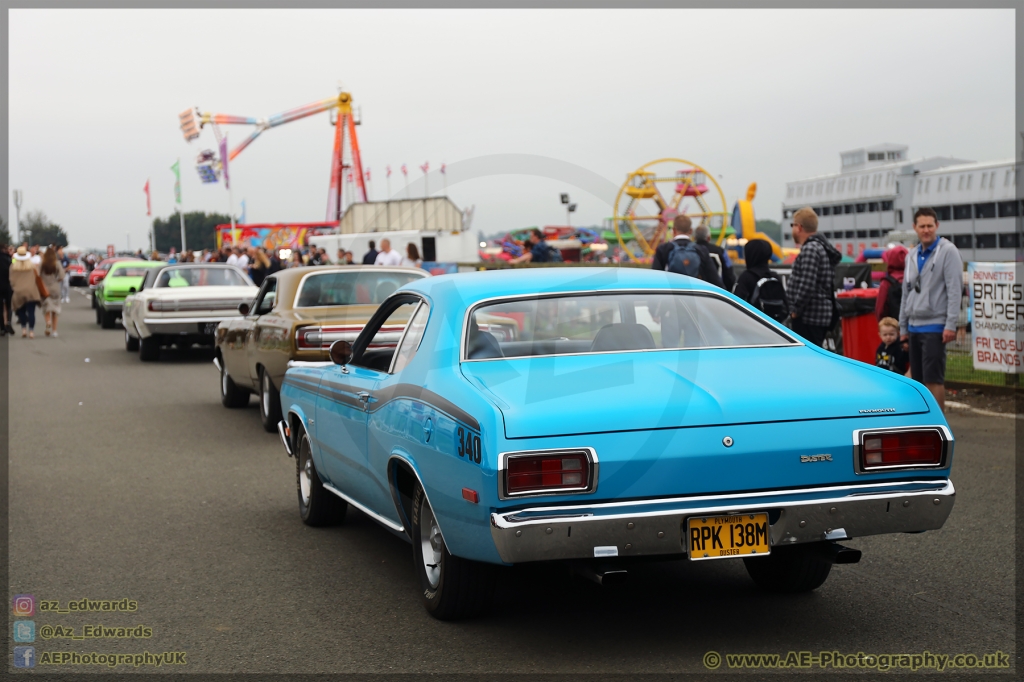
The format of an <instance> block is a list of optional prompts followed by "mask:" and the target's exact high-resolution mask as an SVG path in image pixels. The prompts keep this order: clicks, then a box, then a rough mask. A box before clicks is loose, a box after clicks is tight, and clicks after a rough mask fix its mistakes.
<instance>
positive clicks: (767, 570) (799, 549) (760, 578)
mask: <svg viewBox="0 0 1024 682" xmlns="http://www.w3.org/2000/svg"><path fill="white" fill-rule="evenodd" d="M743 564H744V565H745V566H746V567H747V573H748V574H749V575H750V577H751V579H753V581H754V583H755V584H756V585H757V586H758V587H760V588H761V589H762V590H767V591H768V592H788V593H795V592H810V591H811V590H815V589H817V588H819V587H821V585H822V584H823V583H824V582H825V579H826V578H828V574H829V572H830V571H831V570H832V556H831V555H830V553H829V551H828V547H827V543H822V542H812V543H809V544H806V545H793V546H791V547H773V548H772V552H771V554H769V555H768V556H766V557H755V558H752V559H744V560H743Z"/></svg>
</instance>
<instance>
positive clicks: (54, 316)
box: [0, 244, 71, 339]
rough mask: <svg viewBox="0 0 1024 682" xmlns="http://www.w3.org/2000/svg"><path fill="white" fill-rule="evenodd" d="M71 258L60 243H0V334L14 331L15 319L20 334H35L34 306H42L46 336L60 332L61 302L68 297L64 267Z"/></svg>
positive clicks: (25, 335)
mask: <svg viewBox="0 0 1024 682" xmlns="http://www.w3.org/2000/svg"><path fill="white" fill-rule="evenodd" d="M69 264H70V260H69V259H68V257H67V256H66V255H65V254H64V248H63V247H61V246H56V247H55V246H53V245H51V246H49V247H47V248H40V247H39V246H29V245H28V244H22V245H21V246H19V247H17V249H15V248H14V247H13V246H9V245H7V244H0V297H2V298H3V313H2V315H3V320H2V323H3V324H2V327H0V336H5V335H7V334H11V335H13V334H14V333H15V331H14V325H13V322H14V319H15V318H17V321H18V326H19V327H21V335H22V337H26V338H29V339H34V338H35V337H36V334H35V328H36V310H37V309H39V308H41V309H42V313H43V320H44V322H45V324H46V336H54V337H56V336H59V334H58V332H57V323H58V319H59V318H60V312H61V303H66V302H68V301H70V300H71V299H70V298H69V293H70V292H69V278H68V274H67V268H68V265H69Z"/></svg>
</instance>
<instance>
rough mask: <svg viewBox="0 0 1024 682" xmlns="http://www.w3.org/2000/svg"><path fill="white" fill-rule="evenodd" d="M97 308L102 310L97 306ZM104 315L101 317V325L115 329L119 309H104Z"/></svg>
mask: <svg viewBox="0 0 1024 682" xmlns="http://www.w3.org/2000/svg"><path fill="white" fill-rule="evenodd" d="M97 310H100V309H99V308H97ZM101 312H102V316H101V318H100V326H101V327H103V328H104V329H113V328H114V327H116V326H117V311H114V310H102V311H101Z"/></svg>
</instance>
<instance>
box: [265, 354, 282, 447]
mask: <svg viewBox="0 0 1024 682" xmlns="http://www.w3.org/2000/svg"><path fill="white" fill-rule="evenodd" d="M260 421H261V422H262V423H263V428H264V430H266V431H267V433H274V432H275V431H277V423H278V422H279V421H281V393H280V391H278V390H277V388H276V387H275V386H274V380H273V379H271V378H270V377H269V376H268V375H267V373H266V372H265V371H264V370H263V368H260Z"/></svg>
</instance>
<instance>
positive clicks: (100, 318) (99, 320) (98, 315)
mask: <svg viewBox="0 0 1024 682" xmlns="http://www.w3.org/2000/svg"><path fill="white" fill-rule="evenodd" d="M95 301H96V299H93V302H94V303H95ZM93 308H95V309H96V324H99V325H102V324H103V309H102V308H100V307H99V306H98V305H93Z"/></svg>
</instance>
